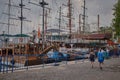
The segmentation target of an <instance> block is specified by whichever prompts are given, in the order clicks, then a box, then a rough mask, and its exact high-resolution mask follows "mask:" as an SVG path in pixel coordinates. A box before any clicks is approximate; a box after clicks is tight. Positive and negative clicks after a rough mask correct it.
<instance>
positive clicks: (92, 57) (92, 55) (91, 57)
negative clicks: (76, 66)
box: [89, 50, 95, 68]
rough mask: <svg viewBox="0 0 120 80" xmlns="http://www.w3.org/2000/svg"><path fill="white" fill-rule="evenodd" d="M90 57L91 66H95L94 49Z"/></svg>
mask: <svg viewBox="0 0 120 80" xmlns="http://www.w3.org/2000/svg"><path fill="white" fill-rule="evenodd" d="M89 59H90V61H91V67H92V68H93V67H94V62H95V53H94V51H93V50H91V51H90V56H89Z"/></svg>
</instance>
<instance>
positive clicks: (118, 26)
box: [113, 0, 120, 37]
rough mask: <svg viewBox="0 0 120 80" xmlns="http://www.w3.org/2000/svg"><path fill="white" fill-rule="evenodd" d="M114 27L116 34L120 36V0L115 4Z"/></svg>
mask: <svg viewBox="0 0 120 80" xmlns="http://www.w3.org/2000/svg"><path fill="white" fill-rule="evenodd" d="M113 10H114V13H113V15H114V19H113V27H114V28H115V32H116V36H118V37H119V36H120V0H118V1H117V3H116V4H115V5H114V9H113Z"/></svg>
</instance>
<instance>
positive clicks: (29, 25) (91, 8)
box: [0, 0, 116, 34]
mask: <svg viewBox="0 0 120 80" xmlns="http://www.w3.org/2000/svg"><path fill="white" fill-rule="evenodd" d="M29 1H31V2H34V3H36V4H38V2H39V1H41V0H23V3H24V4H25V5H26V6H25V7H27V8H29V9H31V10H26V9H23V15H24V17H26V19H27V20H30V21H31V22H26V21H24V23H23V33H29V32H31V31H32V30H37V29H38V27H40V28H41V30H42V25H41V24H42V16H40V15H42V8H41V7H40V6H36V5H33V4H29V3H28V2H29ZM45 1H46V2H47V3H48V4H49V5H47V7H50V8H51V10H50V11H48V9H47V12H48V16H49V18H48V22H47V23H48V28H58V20H57V19H56V18H58V15H59V14H58V12H59V7H60V6H61V7H62V15H64V16H67V13H68V9H67V7H66V6H64V5H67V2H68V0H45ZM71 1H72V7H74V8H72V14H73V17H74V18H75V19H74V20H72V24H74V25H73V27H72V29H74V30H76V29H78V15H79V14H82V13H83V9H82V7H81V6H83V0H71ZM115 2H116V0H86V7H87V10H86V15H87V16H88V18H87V19H86V21H87V23H86V24H89V25H90V29H91V30H96V24H97V15H98V14H99V15H100V26H110V24H111V23H112V21H111V20H112V18H113V15H112V14H113V10H112V9H113V5H114V4H115ZM6 3H8V0H0V22H4V23H7V22H8V20H7V19H8V16H7V15H5V14H2V13H3V12H6V13H8V5H6ZM11 3H12V4H14V5H19V3H20V0H11ZM45 12H46V11H45ZM11 14H14V15H15V16H11V17H12V18H18V17H19V16H20V8H16V7H13V6H12V7H11ZM10 23H11V24H15V25H14V26H12V25H11V26H10V34H19V33H20V29H21V28H20V21H19V20H11V21H10ZM93 23H94V25H93ZM67 24H68V18H65V17H62V24H61V26H63V27H62V28H66V25H67ZM3 31H5V32H6V33H7V25H5V24H0V34H1V33H2V32H3Z"/></svg>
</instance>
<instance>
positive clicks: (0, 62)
mask: <svg viewBox="0 0 120 80" xmlns="http://www.w3.org/2000/svg"><path fill="white" fill-rule="evenodd" d="M1 69H2V56H1V55H0V72H1Z"/></svg>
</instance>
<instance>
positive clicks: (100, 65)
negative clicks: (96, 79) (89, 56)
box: [97, 49, 104, 70]
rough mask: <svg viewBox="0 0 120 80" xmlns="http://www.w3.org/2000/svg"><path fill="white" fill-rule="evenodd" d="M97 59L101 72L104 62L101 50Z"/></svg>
mask: <svg viewBox="0 0 120 80" xmlns="http://www.w3.org/2000/svg"><path fill="white" fill-rule="evenodd" d="M97 57H98V62H99V67H100V69H101V70H102V65H103V62H104V52H103V50H102V49H100V50H99V52H98V55H97Z"/></svg>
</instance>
